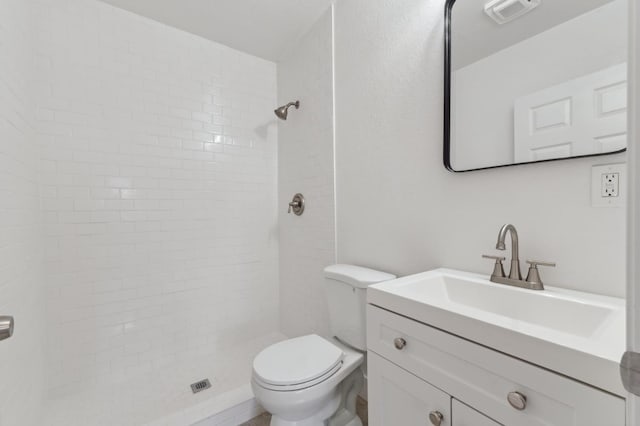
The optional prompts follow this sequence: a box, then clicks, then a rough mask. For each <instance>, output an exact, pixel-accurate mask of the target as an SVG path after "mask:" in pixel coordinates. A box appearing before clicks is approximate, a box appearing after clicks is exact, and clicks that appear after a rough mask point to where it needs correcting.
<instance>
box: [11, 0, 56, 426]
mask: <svg viewBox="0 0 640 426" xmlns="http://www.w3.org/2000/svg"><path fill="white" fill-rule="evenodd" d="M0 17H1V19H0V315H13V316H14V317H15V321H16V323H15V333H14V336H13V337H11V338H10V339H8V340H5V341H2V342H0V393H1V394H2V398H1V399H0V424H1V425H3V426H4V425H7V426H11V425H25V426H29V425H34V426H35V425H40V424H41V423H40V412H41V407H42V403H43V398H44V386H45V385H44V377H43V376H44V369H43V366H44V359H45V355H44V340H45V335H44V328H45V320H44V285H43V276H42V249H41V247H42V238H41V236H42V226H41V224H42V220H41V215H40V201H39V194H38V171H37V170H38V157H39V155H38V150H37V146H36V144H35V140H34V138H33V120H32V118H31V117H32V113H33V105H32V102H31V94H32V91H31V89H30V79H31V70H32V68H33V55H32V53H31V52H32V48H31V47H32V37H31V31H30V25H29V24H30V15H29V8H28V5H27V4H26V2H23V1H19V0H12V1H9V0H7V1H0Z"/></svg>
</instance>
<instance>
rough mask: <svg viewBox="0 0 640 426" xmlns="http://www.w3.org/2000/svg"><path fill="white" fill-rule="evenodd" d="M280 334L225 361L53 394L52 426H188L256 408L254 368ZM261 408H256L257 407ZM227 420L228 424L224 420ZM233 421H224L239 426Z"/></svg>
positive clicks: (48, 411)
mask: <svg viewBox="0 0 640 426" xmlns="http://www.w3.org/2000/svg"><path fill="white" fill-rule="evenodd" d="M285 338H286V337H285V336H284V335H282V334H280V333H274V334H270V335H267V336H263V337H261V338H259V339H255V340H252V341H248V342H245V343H243V344H242V345H236V346H235V347H234V348H233V350H231V351H228V352H227V353H225V354H224V356H223V357H216V358H222V359H206V360H203V359H200V360H193V362H188V363H186V362H182V363H179V365H175V366H172V368H171V369H165V370H162V371H159V370H157V371H151V372H149V373H146V374H143V375H137V376H135V377H133V378H132V379H130V380H128V381H126V382H122V383H100V384H82V385H78V387H77V388H76V389H75V390H74V391H70V392H67V393H65V394H56V395H51V396H50V397H49V400H48V402H47V404H46V406H45V410H44V418H43V424H44V425H47V426H75V425H78V426H80V425H81V426H94V425H95V426H103V425H104V426H106V425H109V426H143V425H144V426H169V425H170V426H188V425H193V424H195V423H198V422H200V421H202V420H204V419H206V418H209V417H211V416H215V415H217V414H219V413H222V412H226V411H229V412H231V411H232V410H229V409H231V408H232V407H236V406H239V405H240V404H245V406H246V407H249V408H247V409H251V408H250V407H252V403H251V401H252V398H253V395H252V393H251V388H250V384H249V383H250V379H251V365H252V361H253V358H254V357H255V355H256V354H257V353H258V352H260V350H262V349H263V348H264V347H266V346H268V345H270V344H272V343H275V342H278V341H280V340H283V339H285ZM204 378H208V379H209V380H210V381H211V388H210V389H207V390H205V391H202V392H199V393H197V394H193V393H192V392H191V388H190V386H189V385H190V384H191V383H194V382H196V381H199V380H201V379H204ZM253 407H254V408H253V410H255V404H254V405H253ZM220 421H222V420H220ZM238 423H240V422H236V423H234V422H233V419H231V418H227V419H226V420H225V421H224V422H222V423H219V421H218V418H216V420H215V421H205V422H203V423H201V424H203V425H204V424H207V425H209V424H211V425H217V424H221V425H225V426H227V425H229V426H234V425H237V424H238Z"/></svg>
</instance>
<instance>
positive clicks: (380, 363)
mask: <svg viewBox="0 0 640 426" xmlns="http://www.w3.org/2000/svg"><path fill="white" fill-rule="evenodd" d="M368 371H369V376H368V379H369V425H371V426H400V425H402V426H429V425H432V424H435V425H438V424H440V426H451V397H450V396H449V395H447V394H446V393H444V392H442V391H441V390H440V389H437V388H435V387H433V386H431V385H430V384H428V383H427V382H425V381H423V380H420V379H419V378H417V377H416V376H414V375H413V374H411V373H409V372H407V371H406V370H403V369H402V368H400V367H398V366H397V365H395V364H393V363H391V362H389V361H387V360H386V359H384V358H381V357H380V356H378V355H376V354H375V353H373V352H369V354H368ZM432 413H433V414H434V415H437V414H436V413H440V414H441V415H442V422H440V423H438V422H437V421H436V422H432V421H431V420H430V419H429V415H430V414H432ZM474 426H475V425H474Z"/></svg>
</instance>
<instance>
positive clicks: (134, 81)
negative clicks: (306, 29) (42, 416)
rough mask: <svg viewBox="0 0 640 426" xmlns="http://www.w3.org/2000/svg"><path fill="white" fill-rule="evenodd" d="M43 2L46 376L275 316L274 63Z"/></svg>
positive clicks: (212, 351) (105, 379)
mask: <svg viewBox="0 0 640 426" xmlns="http://www.w3.org/2000/svg"><path fill="white" fill-rule="evenodd" d="M32 1H34V2H36V3H37V6H38V7H37V16H36V19H37V21H36V22H37V27H38V31H37V35H38V36H39V37H38V40H37V48H38V61H37V63H38V76H39V77H40V78H39V79H38V81H36V82H35V84H34V86H35V90H36V93H37V99H36V100H37V102H36V104H37V111H36V116H37V133H38V134H37V140H38V143H39V147H40V150H41V153H42V161H41V164H40V171H41V175H40V179H41V180H40V181H41V185H42V209H43V214H44V221H45V251H46V254H45V268H46V275H47V293H46V294H47V297H46V298H47V312H48V318H49V321H48V326H49V328H48V332H47V334H48V346H49V352H48V360H49V364H48V366H47V370H48V371H49V372H50V374H49V377H48V380H49V390H50V393H51V394H52V395H53V394H55V395H64V394H68V393H73V392H79V390H78V385H79V384H86V383H93V384H95V383H116V382H126V381H127V380H132V378H135V377H136V376H138V375H139V376H140V377H144V375H145V374H149V373H153V372H157V374H162V372H163V371H165V370H166V369H171V368H175V367H176V366H179V365H185V364H187V365H188V364H190V363H197V362H202V361H203V360H206V361H207V362H209V363H211V364H215V362H216V357H217V356H218V355H219V354H222V353H224V352H225V351H226V350H227V349H228V348H232V347H234V345H237V344H240V343H242V342H246V341H249V340H251V339H259V338H260V337H261V336H265V335H269V334H270V333H274V332H276V330H277V329H278V303H279V301H278V297H279V296H278V276H277V275H278V270H277V266H278V265H277V262H278V254H277V248H278V238H277V213H276V201H277V192H276V191H277V126H276V124H275V117H274V115H273V113H272V110H273V108H274V106H275V105H276V66H275V64H274V63H271V62H267V61H264V60H262V59H258V58H256V57H252V56H250V55H246V54H243V53H240V52H238V51H234V50H232V49H230V48H227V47H225V46H222V45H219V44H216V43H212V42H210V41H207V40H204V39H201V38H198V37H196V36H193V35H190V34H187V33H184V32H181V31H178V30H175V29H172V28H170V27H167V26H165V25H162V24H159V23H156V22H153V21H150V20H147V19H144V18H142V17H139V16H137V15H133V14H131V13H128V12H124V11H122V10H120V9H116V8H113V7H111V6H108V5H106V4H102V3H100V2H97V1H94V0H32ZM246 368H247V369H249V368H250V365H247V366H246ZM196 379H197V377H196ZM211 379H212V382H213V381H214V380H215V378H213V377H212V378H211ZM194 381H195V380H194ZM188 385H189V383H186V382H185V383H184V386H188ZM148 392H153V389H149V390H148Z"/></svg>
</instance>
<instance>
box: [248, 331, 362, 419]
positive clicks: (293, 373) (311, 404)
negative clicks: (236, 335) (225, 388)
mask: <svg viewBox="0 0 640 426" xmlns="http://www.w3.org/2000/svg"><path fill="white" fill-rule="evenodd" d="M363 360H364V354H363V353H360V352H358V351H356V350H354V349H352V348H349V347H348V346H346V345H344V344H342V343H341V342H339V341H338V340H336V339H332V340H327V339H324V338H322V337H320V336H317V335H315V334H311V335H308V336H302V337H298V338H295V339H289V340H285V341H284V342H280V343H277V344H275V345H272V346H270V347H268V348H266V349H265V350H263V351H262V352H261V353H260V354H258V356H257V357H256V358H255V360H254V367H253V377H252V380H251V387H252V389H253V393H254V395H255V397H256V400H257V401H258V402H259V403H260V404H261V405H262V407H263V408H264V409H265V410H267V411H268V412H270V413H271V415H272V417H271V426H324V425H327V424H328V425H331V426H362V422H361V421H360V419H359V418H358V416H357V415H356V411H355V406H356V398H357V396H358V393H359V392H360V391H361V389H362V385H363V382H364V376H363V374H362V370H361V368H360V366H361V364H362V362H363Z"/></svg>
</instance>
